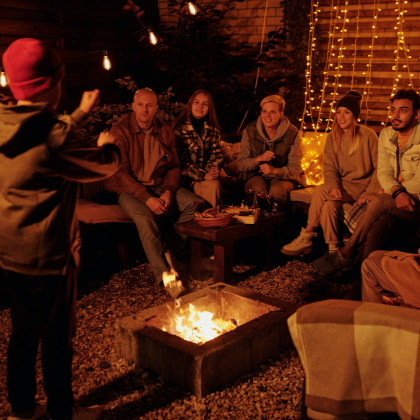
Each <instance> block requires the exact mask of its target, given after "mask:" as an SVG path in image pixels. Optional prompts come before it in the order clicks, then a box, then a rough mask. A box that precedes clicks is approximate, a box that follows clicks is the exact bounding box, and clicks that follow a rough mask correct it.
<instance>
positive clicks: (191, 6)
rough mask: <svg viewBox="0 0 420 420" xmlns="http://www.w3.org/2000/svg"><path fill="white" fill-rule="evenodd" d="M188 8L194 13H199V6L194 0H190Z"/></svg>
mask: <svg viewBox="0 0 420 420" xmlns="http://www.w3.org/2000/svg"><path fill="white" fill-rule="evenodd" d="M188 9H189V11H190V13H191V14H192V15H196V14H197V6H196V5H195V4H194V3H193V2H192V1H189V2H188Z"/></svg>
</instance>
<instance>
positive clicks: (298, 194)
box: [289, 185, 315, 204]
mask: <svg viewBox="0 0 420 420" xmlns="http://www.w3.org/2000/svg"><path fill="white" fill-rule="evenodd" d="M314 191H315V186H313V185H311V186H309V187H306V188H299V189H298V190H293V191H290V194H289V200H290V201H301V202H303V203H307V204H311V200H312V194H313V193H314Z"/></svg>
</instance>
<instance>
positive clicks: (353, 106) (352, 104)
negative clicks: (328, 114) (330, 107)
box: [336, 90, 362, 120]
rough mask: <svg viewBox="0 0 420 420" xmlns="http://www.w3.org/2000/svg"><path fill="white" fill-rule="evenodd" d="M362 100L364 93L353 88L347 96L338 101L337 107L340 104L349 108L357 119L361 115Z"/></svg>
mask: <svg viewBox="0 0 420 420" xmlns="http://www.w3.org/2000/svg"><path fill="white" fill-rule="evenodd" d="M361 101H362V95H360V93H358V92H355V91H354V90H351V91H350V92H347V93H346V96H343V97H342V98H341V99H340V100H339V101H338V103H337V106H336V109H338V108H340V106H344V108H347V109H349V110H350V111H351V112H352V114H353V116H354V118H355V119H356V120H357V119H358V118H359V115H360V102H361Z"/></svg>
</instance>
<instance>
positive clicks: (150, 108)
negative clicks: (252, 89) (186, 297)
mask: <svg viewBox="0 0 420 420" xmlns="http://www.w3.org/2000/svg"><path fill="white" fill-rule="evenodd" d="M157 110H158V103H157V96H156V94H155V92H153V90H151V89H148V88H145V89H140V90H138V91H137V92H136V94H135V95H134V99H133V111H134V112H133V113H131V114H129V115H127V116H126V117H125V118H123V119H122V120H121V121H119V122H118V123H117V124H115V125H114V126H113V127H112V129H111V133H112V134H114V135H115V136H116V138H117V142H116V144H117V145H118V147H119V148H120V151H121V166H120V168H119V170H118V171H117V172H116V173H115V174H114V175H113V176H112V177H111V178H109V179H108V180H107V181H106V183H105V186H106V188H107V189H108V190H109V191H113V192H116V193H117V194H118V204H119V205H120V206H121V207H122V208H123V209H124V210H125V211H126V212H127V213H128V214H129V215H130V217H131V218H132V219H133V220H134V223H135V224H136V227H137V230H138V232H139V236H140V240H141V242H142V245H143V248H144V251H145V253H146V256H147V259H148V260H149V263H150V265H151V268H152V270H153V274H154V275H155V278H156V282H157V283H158V284H160V282H161V281H162V273H163V272H164V271H168V269H169V268H170V264H169V263H168V261H167V259H166V258H165V252H164V246H163V244H162V242H161V239H160V234H159V229H158V226H157V224H156V219H157V218H162V217H165V216H167V215H169V214H171V213H173V212H180V213H181V214H180V217H179V219H178V222H185V221H187V220H191V219H192V218H193V217H194V200H199V199H200V198H199V197H198V196H196V195H195V194H193V193H192V192H190V191H188V190H186V189H184V188H178V183H179V177H180V174H181V169H180V164H179V160H178V156H177V153H176V148H175V140H174V135H173V132H172V129H171V128H170V127H169V126H168V125H166V124H163V123H162V122H161V121H159V120H158V119H157V118H156V117H155V114H156V112H157ZM174 239H175V241H174V243H172V244H171V248H172V249H174V248H175V247H176V246H177V247H180V246H182V243H183V241H184V240H185V239H186V238H185V237H180V236H174Z"/></svg>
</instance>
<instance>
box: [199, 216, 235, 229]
mask: <svg viewBox="0 0 420 420" xmlns="http://www.w3.org/2000/svg"><path fill="white" fill-rule="evenodd" d="M233 216H234V214H233V213H230V214H227V215H226V217H214V218H213V217H212V218H201V217H194V222H196V223H197V225H198V226H201V227H203V228H213V227H225V226H227V225H228V224H229V223H230V222H231V221H232V219H233Z"/></svg>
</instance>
